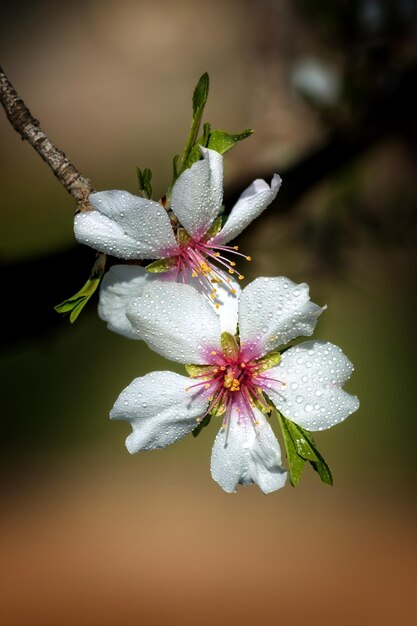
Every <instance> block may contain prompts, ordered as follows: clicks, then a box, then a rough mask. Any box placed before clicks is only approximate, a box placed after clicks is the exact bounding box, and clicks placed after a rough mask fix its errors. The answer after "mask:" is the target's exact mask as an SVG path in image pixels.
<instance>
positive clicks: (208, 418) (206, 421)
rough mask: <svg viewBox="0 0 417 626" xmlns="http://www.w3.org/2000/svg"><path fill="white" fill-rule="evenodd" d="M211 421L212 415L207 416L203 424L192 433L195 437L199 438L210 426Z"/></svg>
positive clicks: (202, 421)
mask: <svg viewBox="0 0 417 626" xmlns="http://www.w3.org/2000/svg"><path fill="white" fill-rule="evenodd" d="M210 420H211V415H205V416H204V417H203V419H202V420H201V422H200V423H199V424H198V426H196V427H195V428H194V430H193V431H192V433H193V436H194V437H198V435H199V434H200V433H201V431H202V430H203V428H205V427H206V426H208V425H209V424H210Z"/></svg>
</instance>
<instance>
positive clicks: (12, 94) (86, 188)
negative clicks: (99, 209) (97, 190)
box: [0, 67, 94, 210]
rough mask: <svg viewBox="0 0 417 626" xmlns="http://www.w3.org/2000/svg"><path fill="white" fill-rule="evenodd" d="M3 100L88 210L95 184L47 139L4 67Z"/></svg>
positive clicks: (17, 123) (0, 80) (28, 138)
mask: <svg viewBox="0 0 417 626" xmlns="http://www.w3.org/2000/svg"><path fill="white" fill-rule="evenodd" d="M0 101H1V103H2V105H3V107H4V110H5V111H6V115H7V118H8V120H9V121H10V123H11V125H12V126H13V128H14V129H15V130H16V131H17V132H18V133H19V135H20V136H21V137H22V139H25V140H26V141H28V142H29V143H30V144H31V145H32V146H33V147H34V149H35V150H36V152H37V153H38V154H39V156H40V157H42V159H43V160H44V161H45V163H47V164H48V165H49V167H50V168H51V170H52V171H53V173H54V174H55V176H56V177H57V179H58V180H59V182H60V183H61V185H63V186H64V187H65V189H66V190H67V191H68V192H69V193H70V194H71V195H72V197H73V198H74V199H75V200H76V201H77V203H78V205H79V208H80V209H81V210H88V209H89V208H90V207H89V204H88V196H89V195H90V193H91V192H92V191H94V188H93V185H92V183H91V181H90V180H89V179H88V178H85V177H84V176H82V175H81V173H80V172H79V171H78V170H77V168H76V167H75V166H74V165H73V164H72V163H71V161H70V160H69V159H68V157H67V156H66V155H65V153H64V152H62V150H59V149H58V148H56V147H55V146H54V144H53V143H52V142H51V141H50V139H49V138H48V137H47V136H46V134H45V133H44V131H43V130H42V129H41V127H40V124H39V122H38V120H37V119H35V118H34V117H33V115H32V114H31V112H30V111H29V109H28V107H27V106H26V105H25V103H24V102H23V100H22V98H21V97H20V96H19V94H18V93H17V92H16V90H15V89H14V87H13V85H12V84H11V82H10V81H9V79H8V78H7V76H6V74H5V73H4V72H3V70H2V68H1V67H0Z"/></svg>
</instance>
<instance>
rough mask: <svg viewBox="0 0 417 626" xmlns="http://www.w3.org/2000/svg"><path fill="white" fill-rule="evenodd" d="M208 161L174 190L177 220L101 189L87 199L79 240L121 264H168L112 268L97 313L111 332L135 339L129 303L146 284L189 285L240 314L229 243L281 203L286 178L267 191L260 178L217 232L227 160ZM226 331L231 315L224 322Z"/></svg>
mask: <svg viewBox="0 0 417 626" xmlns="http://www.w3.org/2000/svg"><path fill="white" fill-rule="evenodd" d="M201 151H202V154H203V157H204V158H203V159H202V160H200V161H198V162H197V163H194V165H192V167H191V168H189V169H187V170H185V171H184V172H183V173H182V174H181V176H180V177H179V178H178V180H177V182H176V183H175V185H174V187H173V190H172V197H171V209H172V218H171V219H170V217H169V215H168V213H167V212H166V211H165V210H164V208H163V207H162V206H161V205H160V204H159V203H157V202H154V201H153V200H147V199H146V198H141V197H139V196H134V195H132V194H130V193H128V192H127V191H101V192H98V193H93V194H91V195H90V197H89V201H90V204H91V205H92V207H93V209H94V210H93V211H86V212H82V213H78V214H77V215H76V216H75V219H74V231H75V237H76V239H77V240H78V241H79V242H80V243H83V244H86V245H88V246H91V247H92V248H94V249H96V250H99V251H100V252H104V253H106V254H110V255H112V256H115V257H117V258H119V259H126V260H138V259H149V260H151V259H169V261H167V268H169V271H166V272H164V273H158V274H149V273H148V272H146V271H145V270H144V269H143V268H142V267H139V266H128V265H119V266H117V265H116V266H113V267H112V268H111V269H110V271H109V272H108V273H107V274H106V276H105V277H104V280H103V282H102V286H101V291H100V305H99V314H100V317H101V318H102V319H104V320H105V321H106V322H108V326H109V328H110V329H111V330H113V331H115V332H118V333H120V334H123V335H126V336H128V337H131V338H135V339H138V338H140V337H138V334H137V332H136V331H135V330H134V329H133V328H132V325H131V323H130V322H129V319H128V318H127V317H126V314H125V312H126V307H127V306H128V304H129V302H130V301H131V300H132V298H134V297H136V296H140V294H141V292H142V289H143V288H144V286H145V285H146V284H147V282H148V281H153V280H163V281H180V282H190V283H191V284H193V286H196V287H197V288H198V289H199V290H200V291H201V292H203V293H205V294H206V295H208V296H209V297H210V298H211V300H212V302H213V304H214V305H215V306H216V307H217V308H219V306H222V307H229V308H231V309H232V312H231V315H235V314H236V306H237V298H236V297H234V296H236V295H237V294H238V293H239V292H240V289H239V287H238V284H237V283H236V281H234V280H233V278H234V277H237V278H239V279H240V278H243V276H242V275H241V274H240V273H239V272H238V271H237V269H236V263H235V262H234V261H230V260H229V259H228V258H227V257H225V254H227V253H233V254H235V255H237V256H240V257H243V258H246V259H248V260H250V257H247V256H246V255H243V254H241V253H240V252H238V248H237V246H233V247H232V246H228V245H226V244H227V243H228V242H229V241H230V240H231V239H233V238H234V237H236V236H237V235H238V234H239V233H241V232H242V230H244V229H245V228H246V226H248V224H250V222H251V221H252V220H253V219H255V218H256V217H258V215H260V214H261V213H262V211H264V209H266V207H267V206H268V205H269V204H270V203H271V202H272V201H273V200H274V198H275V197H276V195H277V193H278V190H279V187H280V184H281V179H280V177H279V176H278V175H277V174H275V175H274V177H273V178H272V181H271V186H269V185H268V184H267V183H266V182H265V181H264V180H260V179H258V180H255V181H254V182H253V183H252V184H251V185H250V186H249V187H248V188H247V189H246V190H245V191H244V192H243V193H242V195H241V196H240V198H239V200H238V201H237V203H236V204H235V206H234V207H233V209H232V210H231V212H230V215H229V217H228V219H227V221H226V223H225V224H224V225H223V227H222V228H220V230H219V231H218V232H216V231H217V229H215V228H213V223H214V222H215V220H216V218H217V217H218V216H219V213H220V211H221V207H222V200H223V157H222V156H221V155H220V154H219V153H218V152H216V151H214V150H209V149H206V148H201ZM223 319H224V324H225V329H227V321H226V320H227V317H226V316H223Z"/></svg>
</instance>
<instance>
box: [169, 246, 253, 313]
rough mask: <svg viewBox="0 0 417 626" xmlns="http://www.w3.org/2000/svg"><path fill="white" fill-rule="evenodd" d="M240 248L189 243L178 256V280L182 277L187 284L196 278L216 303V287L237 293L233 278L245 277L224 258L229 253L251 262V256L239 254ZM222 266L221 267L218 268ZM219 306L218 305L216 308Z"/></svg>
mask: <svg viewBox="0 0 417 626" xmlns="http://www.w3.org/2000/svg"><path fill="white" fill-rule="evenodd" d="M238 250H239V247H238V246H216V245H210V244H209V243H203V242H201V241H200V242H196V241H192V240H191V241H189V242H187V243H186V244H184V245H182V246H181V253H180V254H179V256H178V264H177V280H178V278H179V275H180V274H181V275H182V282H183V283H186V282H187V280H188V277H189V276H191V277H192V278H195V279H197V280H198V282H199V283H200V285H201V287H202V289H203V293H205V295H207V296H208V297H210V298H211V299H212V300H214V301H216V298H217V289H216V285H218V284H219V283H223V284H224V285H225V286H226V287H227V288H228V289H229V290H230V292H231V293H236V289H235V288H234V287H233V283H232V280H231V276H233V277H237V278H238V279H239V280H243V279H244V276H243V275H242V274H240V272H238V270H237V269H235V268H236V263H235V261H230V260H229V259H228V258H227V257H225V256H224V253H225V252H226V253H227V252H228V253H231V254H235V255H237V256H240V257H243V258H244V259H246V260H247V261H251V260H252V259H251V257H250V256H246V255H245V254H241V253H240V252H238ZM218 266H220V267H218ZM218 307H219V304H218V303H216V308H218Z"/></svg>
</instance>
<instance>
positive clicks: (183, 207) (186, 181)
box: [171, 148, 223, 241]
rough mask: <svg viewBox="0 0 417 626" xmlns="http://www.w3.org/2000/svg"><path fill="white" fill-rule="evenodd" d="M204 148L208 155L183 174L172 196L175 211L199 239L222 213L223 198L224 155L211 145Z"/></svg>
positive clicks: (193, 236)
mask: <svg viewBox="0 0 417 626" xmlns="http://www.w3.org/2000/svg"><path fill="white" fill-rule="evenodd" d="M201 152H202V154H203V157H204V158H203V159H202V160H200V161H197V163H194V165H192V166H191V167H190V168H189V169H187V170H185V172H183V173H182V174H181V176H180V177H179V178H178V180H177V182H176V183H175V185H174V188H173V190H172V197H171V208H172V210H173V212H174V213H175V215H176V216H177V217H178V219H179V221H180V222H181V224H182V226H183V227H184V228H185V230H186V231H187V232H188V233H189V234H190V235H191V237H192V238H193V239H194V240H196V241H199V240H200V239H201V238H202V237H203V236H204V235H205V234H206V232H207V230H208V229H209V227H210V225H211V223H212V222H213V221H214V220H215V219H216V217H217V216H218V214H219V211H220V208H221V204H222V200H223V157H222V156H221V155H220V154H219V153H218V152H216V151H215V150H209V149H208V148H201Z"/></svg>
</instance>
